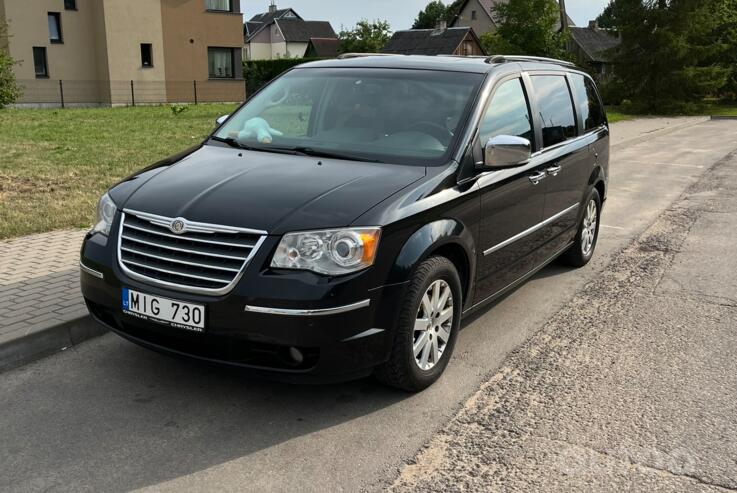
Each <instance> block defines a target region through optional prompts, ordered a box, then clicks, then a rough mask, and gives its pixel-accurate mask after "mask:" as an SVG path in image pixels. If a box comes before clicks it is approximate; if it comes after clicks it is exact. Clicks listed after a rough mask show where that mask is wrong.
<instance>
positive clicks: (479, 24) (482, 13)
mask: <svg viewBox="0 0 737 493" xmlns="http://www.w3.org/2000/svg"><path fill="white" fill-rule="evenodd" d="M501 3H506V0H465V1H464V2H463V3H462V4H461V6H460V10H459V12H458V15H456V17H455V19H453V21H452V22H451V26H452V27H472V28H473V30H474V31H475V32H476V33H477V34H478V35H479V36H481V35H482V34H484V33H487V32H495V31H496V30H497V28H498V27H499V19H498V18H497V15H496V12H495V7H496V6H497V5H499V4H501ZM568 25H569V26H575V24H574V23H573V20H572V19H571V18H570V17H568ZM560 27H561V26H560V20H559V21H558V22H557V23H556V25H555V30H556V31H559V30H560Z"/></svg>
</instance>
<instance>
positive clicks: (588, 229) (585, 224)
mask: <svg viewBox="0 0 737 493" xmlns="http://www.w3.org/2000/svg"><path fill="white" fill-rule="evenodd" d="M585 207H586V208H585V210H584V213H583V217H582V218H581V223H580V224H579V226H578V232H577V233H576V239H575V240H574V242H573V245H571V247H570V248H569V249H568V250H566V252H565V253H564V254H563V255H561V260H562V261H563V262H564V263H565V264H567V265H570V266H572V267H583V266H584V265H586V264H588V263H589V261H590V260H591V257H593V256H594V250H595V249H596V242H597V240H598V239H599V220H600V219H601V197H600V196H599V192H598V191H597V190H596V189H594V190H592V191H591V194H589V198H588V200H587V201H586V206H585Z"/></svg>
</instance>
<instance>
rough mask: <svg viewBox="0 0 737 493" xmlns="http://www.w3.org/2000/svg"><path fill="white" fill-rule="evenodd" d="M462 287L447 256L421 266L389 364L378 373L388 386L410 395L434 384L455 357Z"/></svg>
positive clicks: (409, 291)
mask: <svg viewBox="0 0 737 493" xmlns="http://www.w3.org/2000/svg"><path fill="white" fill-rule="evenodd" d="M461 296H462V291H461V282H460V278H459V276H458V271H457V270H456V268H455V266H454V265H453V263H452V262H451V261H450V260H448V259H447V258H445V257H431V258H429V259H428V260H425V261H424V262H422V264H420V265H419V267H418V268H417V270H416V272H415V274H414V275H413V276H412V279H411V280H410V283H409V287H408V288H407V294H406V295H405V299H404V301H405V302H404V303H403V306H402V308H401V311H400V316H399V320H398V322H397V327H396V332H395V338H394V345H393V347H392V352H391V355H390V357H389V361H387V362H386V363H384V364H382V365H380V366H379V367H377V368H376V377H377V378H378V379H379V380H380V381H382V382H383V383H385V384H387V385H390V386H392V387H397V388H400V389H403V390H408V391H410V392H418V391H420V390H423V389H425V388H427V387H429V386H430V385H432V384H433V383H434V382H435V381H436V380H437V379H438V378H440V375H442V374H443V371H444V370H445V367H446V366H447V365H448V360H449V359H450V356H451V354H452V353H453V348H454V347H455V341H456V338H457V337H458V330H459V328H460V321H461V309H462V306H463V305H462V300H461Z"/></svg>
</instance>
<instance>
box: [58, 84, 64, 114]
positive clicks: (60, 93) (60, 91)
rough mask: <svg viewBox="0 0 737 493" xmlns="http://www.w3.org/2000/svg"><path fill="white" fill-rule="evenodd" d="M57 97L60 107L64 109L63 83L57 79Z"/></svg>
mask: <svg viewBox="0 0 737 493" xmlns="http://www.w3.org/2000/svg"><path fill="white" fill-rule="evenodd" d="M59 95H60V96H61V107H62V108H64V82H62V80H61V79H59Z"/></svg>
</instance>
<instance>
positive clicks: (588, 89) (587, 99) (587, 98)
mask: <svg viewBox="0 0 737 493" xmlns="http://www.w3.org/2000/svg"><path fill="white" fill-rule="evenodd" d="M571 82H572V86H573V87H572V89H573V94H574V95H575V98H576V104H577V106H578V112H579V114H580V115H581V121H582V123H583V129H584V131H585V132H589V131H591V130H594V129H595V128H598V127H599V126H601V125H603V124H604V123H605V122H606V119H605V117H604V109H603V108H602V107H601V101H600V100H599V94H598V93H597V92H596V86H594V83H593V81H592V80H591V79H589V78H588V77H584V76H583V75H580V74H571Z"/></svg>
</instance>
